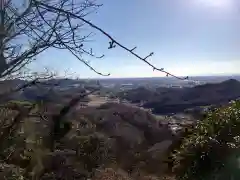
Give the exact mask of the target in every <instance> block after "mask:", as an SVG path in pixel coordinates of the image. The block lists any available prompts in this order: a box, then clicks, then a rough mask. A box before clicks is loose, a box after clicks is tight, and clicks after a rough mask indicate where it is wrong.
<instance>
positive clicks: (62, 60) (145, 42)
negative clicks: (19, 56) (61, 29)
mask: <svg viewBox="0 0 240 180" xmlns="http://www.w3.org/2000/svg"><path fill="white" fill-rule="evenodd" d="M98 2H99V3H103V6H102V7H101V8H99V10H98V12H97V13H94V14H91V15H90V16H89V17H88V19H91V22H93V23H94V24H96V25H98V26H100V27H101V28H102V29H104V30H105V31H107V32H108V33H109V34H111V35H112V36H113V37H114V38H116V39H117V40H118V41H119V42H121V43H122V44H124V45H126V46H127V47H129V48H131V47H134V46H137V49H136V52H137V53H138V54H139V55H142V56H146V55H147V54H148V53H150V52H152V51H153V52H154V53H155V54H154V56H153V57H152V58H150V59H149V61H150V62H151V63H153V64H155V65H156V66H158V67H164V68H165V69H166V70H169V71H170V72H172V73H175V74H176V75H183V76H185V75H189V76H191V75H192V76H193V75H194V76H195V75H213V74H214V75H225V74H228V75H229V74H237V73H240V1H239V0H99V1H98ZM91 46H92V47H93V49H94V50H95V52H96V53H99V54H102V53H104V54H105V55H106V57H105V58H103V59H88V60H90V62H91V65H92V66H93V67H96V69H97V70H99V71H101V72H106V73H111V77H151V76H163V75H164V74H162V73H160V72H156V71H152V69H151V68H150V67H148V66H147V65H146V64H145V63H143V62H141V61H140V60H138V59H136V58H135V57H134V56H132V55H130V54H128V53H126V52H125V51H124V50H122V49H120V48H118V47H117V48H115V49H112V50H108V49H107V47H108V41H107V38H105V37H104V36H103V35H101V34H99V33H97V34H96V36H95V37H94V42H92V44H91ZM31 67H32V68H33V69H34V70H41V69H42V68H43V67H48V68H51V69H53V70H56V71H57V72H59V73H60V74H63V72H65V71H67V72H68V73H74V74H75V75H76V76H79V77H83V78H86V77H87V78H88V77H89V78H95V77H100V76H99V75H97V74H95V73H94V72H92V71H91V70H89V69H88V68H87V67H85V66H84V65H83V64H82V63H81V62H79V61H78V60H76V59H75V58H74V57H73V56H71V55H70V54H69V53H67V52H64V51H59V50H54V51H48V52H45V53H43V54H42V55H41V56H40V57H39V59H38V60H37V62H35V63H33V64H32V66H31Z"/></svg>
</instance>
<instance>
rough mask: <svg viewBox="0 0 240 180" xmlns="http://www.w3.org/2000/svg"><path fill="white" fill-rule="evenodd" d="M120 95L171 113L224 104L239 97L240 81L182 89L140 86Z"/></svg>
mask: <svg viewBox="0 0 240 180" xmlns="http://www.w3.org/2000/svg"><path fill="white" fill-rule="evenodd" d="M119 96H120V97H121V98H123V99H127V100H129V101H132V102H135V101H136V100H137V101H144V102H145V103H144V107H145V108H151V109H153V112H154V113H158V114H169V113H177V112H183V111H184V110H185V109H188V108H193V107H198V106H208V105H219V104H224V103H227V102H229V101H231V100H235V99H238V98H239V97H240V82H239V81H237V80H235V79H229V80H226V81H223V82H221V83H218V84H210V83H209V84H205V85H199V86H196V87H193V88H181V89H171V88H158V89H157V90H156V91H150V90H147V89H144V88H138V89H135V90H131V91H127V92H125V93H122V94H119Z"/></svg>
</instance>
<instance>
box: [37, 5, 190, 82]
mask: <svg viewBox="0 0 240 180" xmlns="http://www.w3.org/2000/svg"><path fill="white" fill-rule="evenodd" d="M33 1H34V3H35V4H36V5H37V6H38V7H42V8H44V9H45V10H47V11H51V12H53V13H59V12H60V13H62V15H63V14H64V15H65V16H67V17H68V18H70V17H71V18H73V19H79V20H81V21H83V22H84V23H86V24H88V25H89V26H91V27H92V28H94V29H96V30H98V31H99V32H101V33H102V34H103V35H105V36H106V37H107V38H109V39H110V42H109V47H108V49H112V48H115V47H116V46H119V47H121V48H122V49H124V50H126V51H127V52H129V53H130V54H132V55H133V56H135V57H137V58H138V59H140V60H141V61H143V62H144V63H146V64H147V65H149V66H150V67H152V68H153V71H154V70H156V71H160V72H162V73H165V74H166V76H171V77H174V78H177V79H179V80H186V79H188V76H187V77H180V76H177V75H174V74H173V73H170V72H168V71H166V70H164V68H158V67H156V66H155V65H153V64H152V63H150V62H149V61H148V60H147V59H148V58H149V57H151V56H153V54H154V53H153V52H151V53H149V54H148V55H147V56H145V57H142V56H140V55H138V54H137V53H135V52H134V50H136V49H137V47H134V48H132V49H130V48H128V47H126V46H124V45H122V44H121V43H120V42H118V41H117V40H116V39H114V38H113V37H112V36H111V35H110V34H109V33H107V32H106V31H104V30H103V29H101V28H100V27H98V26H96V25H95V24H93V23H91V22H90V21H88V20H86V19H84V18H83V17H82V16H79V15H77V14H75V13H72V12H70V11H67V10H64V9H61V8H57V7H55V6H51V5H48V4H46V3H43V2H40V1H36V0H33ZM68 22H70V21H68ZM101 57H102V56H101Z"/></svg>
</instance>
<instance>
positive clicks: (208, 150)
mask: <svg viewBox="0 0 240 180" xmlns="http://www.w3.org/2000/svg"><path fill="white" fill-rule="evenodd" d="M239 148H240V102H239V101H236V102H231V104H230V105H229V106H227V107H221V108H218V109H216V110H213V111H212V112H210V113H209V114H208V115H207V117H206V118H205V119H204V120H203V121H200V122H199V123H198V124H197V126H196V127H195V128H194V129H193V131H192V133H191V134H190V135H188V136H187V137H186V138H185V139H184V140H183V142H182V144H181V145H180V147H179V148H177V150H175V151H174V152H173V154H172V158H173V172H174V173H176V175H177V178H178V179H184V180H188V179H191V180H203V179H204V180H205V179H223V180H224V179H230V174H231V176H234V177H235V178H237V176H239V173H237V172H238V171H237V170H236V169H237V168H238V167H237V166H236V163H237V158H236V156H238V155H239V150H240V149H239ZM235 170H236V171H235ZM239 178H240V177H238V178H237V179H239Z"/></svg>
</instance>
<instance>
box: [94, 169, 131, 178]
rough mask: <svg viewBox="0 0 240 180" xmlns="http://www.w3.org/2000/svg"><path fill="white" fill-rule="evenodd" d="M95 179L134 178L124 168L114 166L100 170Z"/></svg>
mask: <svg viewBox="0 0 240 180" xmlns="http://www.w3.org/2000/svg"><path fill="white" fill-rule="evenodd" d="M93 180H133V179H132V178H130V177H129V176H128V174H127V173H126V172H124V171H123V170H120V169H118V170H114V169H113V168H105V169H102V170H99V171H98V172H97V173H96V176H95V177H94V178H93Z"/></svg>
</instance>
